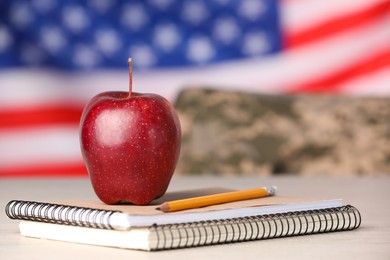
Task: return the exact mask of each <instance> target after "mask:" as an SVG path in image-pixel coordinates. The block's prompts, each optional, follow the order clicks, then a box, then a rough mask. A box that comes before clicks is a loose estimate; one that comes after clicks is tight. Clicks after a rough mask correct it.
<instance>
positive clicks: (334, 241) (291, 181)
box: [0, 176, 390, 260]
mask: <svg viewBox="0 0 390 260" xmlns="http://www.w3.org/2000/svg"><path fill="white" fill-rule="evenodd" d="M270 184H274V185H277V186H278V188H279V191H280V192H279V194H280V195H287V196H306V197H320V198H342V199H344V201H345V203H346V204H352V205H354V206H356V207H357V208H358V209H359V210H360V212H361V214H362V225H361V227H360V228H359V229H357V230H354V231H348V232H336V233H327V234H317V235H308V236H299V237H289V238H280V239H269V240H262V241H254V242H245V243H235V244H226V245H216V246H206V247H197V248H189V249H178V250H170V251H160V252H142V251H133V250H124V249H118V248H106V247H98V246H89V245H79V244H73V243H66V242H57V241H49V240H43V239H33V238H25V237H21V236H20V235H19V230H18V223H19V222H18V221H17V220H10V219H8V218H7V216H6V215H5V213H4V208H5V205H6V203H7V202H8V201H10V200H12V199H24V200H38V201H45V200H48V199H55V200H56V199H91V198H92V199H93V198H95V195H94V193H93V190H92V188H91V185H90V183H89V180H88V179H86V178H70V179H55V178H53V179H0V208H1V212H2V213H1V214H0V259H122V258H123V259H125V258H126V259H158V260H163V259H169V260H173V259H185V260H190V259H197V260H199V259H240V260H241V259H300V260H302V259H327V260H328V259H390V224H389V223H390V222H389V220H388V219H389V217H390V202H389V200H390V177H376V178H375V177H348V178H336V177H310V178H309V177H298V176H286V177H257V178H254V177H253V178H252V177H251V178H249V177H232V178H221V177H211V176H197V177H175V178H174V179H173V180H172V182H171V185H170V188H169V189H170V190H181V189H195V188H205V187H217V186H218V187H226V188H234V189H248V188H255V187H258V186H263V185H270Z"/></svg>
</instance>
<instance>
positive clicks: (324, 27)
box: [284, 1, 390, 48]
mask: <svg viewBox="0 0 390 260" xmlns="http://www.w3.org/2000/svg"><path fill="white" fill-rule="evenodd" d="M389 12H390V1H384V2H382V3H378V4H376V5H373V6H372V7H370V8H367V9H364V10H363V11H359V12H355V13H352V14H349V15H344V16H342V17H338V18H335V19H333V20H330V21H327V22H324V23H322V24H319V25H317V26H315V27H312V28H310V29H308V30H306V31H303V32H299V33H291V35H289V34H288V33H287V35H286V36H285V41H284V45H285V47H286V48H294V47H297V46H301V45H304V44H308V43H311V42H313V41H317V40H320V39H323V38H325V37H327V36H329V35H332V34H335V33H339V32H342V31H345V30H349V29H351V28H354V27H357V26H361V25H362V24H365V23H367V22H370V21H371V20H373V19H376V18H378V17H381V16H388V15H389Z"/></svg>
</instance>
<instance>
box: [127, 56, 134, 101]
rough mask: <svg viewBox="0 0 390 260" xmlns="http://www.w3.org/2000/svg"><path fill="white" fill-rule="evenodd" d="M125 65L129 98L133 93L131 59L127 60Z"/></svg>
mask: <svg viewBox="0 0 390 260" xmlns="http://www.w3.org/2000/svg"><path fill="white" fill-rule="evenodd" d="M127 63H128V65H129V96H130V97H131V94H132V92H133V64H132V59H131V58H129V59H128V61H127Z"/></svg>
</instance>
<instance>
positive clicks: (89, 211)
mask: <svg viewBox="0 0 390 260" xmlns="http://www.w3.org/2000/svg"><path fill="white" fill-rule="evenodd" d="M218 192H219V191H218ZM215 193H217V192H215ZM186 194H187V197H188V195H190V196H193V195H194V192H193V191H192V192H188V191H187V192H182V193H180V192H179V193H177V194H176V196H174V197H175V198H184V197H186V196H185V195H186ZM203 194H205V193H204V191H203ZM207 194H211V193H210V192H208V193H207ZM170 195H172V194H167V196H165V197H166V200H171V199H172V196H171V197H170ZM173 195H175V194H173ZM178 195H182V196H178ZM160 202H161V201H157V202H156V203H160ZM6 214H7V215H8V217H10V218H11V219H20V220H22V221H21V223H20V225H19V229H20V233H21V235H22V236H27V237H35V238H45V239H52V240H59V241H68V242H75V243H83V244H92V245H101V246H110V247H120V248H127V249H140V250H147V251H153V250H162V249H173V248H183V247H195V246H202V245H213V244H223V243H231V242H238V241H249V240H259V239H266V238H274V237H286V236H294V235H304V234H314V233H323V232H331V231H341V230H351V229H355V228H357V227H359V226H360V223H361V217H360V213H359V211H358V210H357V209H356V208H355V207H353V206H350V205H347V206H343V205H342V201H341V200H339V199H336V200H312V199H302V198H289V197H280V196H274V197H267V198H261V199H254V200H246V201H239V202H232V203H225V204H221V205H213V206H210V207H205V208H200V209H192V210H186V211H182V212H174V213H161V212H159V211H157V210H156V205H150V206H132V205H116V206H110V205H104V204H101V203H99V202H91V201H67V202H56V203H53V202H51V203H49V202H34V201H21V200H13V201H10V202H9V203H8V204H7V206H6Z"/></svg>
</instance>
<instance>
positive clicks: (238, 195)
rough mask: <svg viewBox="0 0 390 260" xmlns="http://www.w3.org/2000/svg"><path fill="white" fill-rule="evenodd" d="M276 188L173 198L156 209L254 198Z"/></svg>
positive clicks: (183, 208) (176, 209)
mask: <svg viewBox="0 0 390 260" xmlns="http://www.w3.org/2000/svg"><path fill="white" fill-rule="evenodd" d="M276 191H277V188H276V187H275V186H267V187H262V188H258V189H251V190H242V191H233V192H227V193H220V194H214V195H207V196H201V197H195V198H189V199H182V200H175V201H169V202H164V203H163V204H161V205H160V206H159V207H158V208H157V209H158V210H161V211H163V212H173V211H179V210H185V209H193V208H200V207H205V206H210V205H216V204H221V203H227V202H233V201H239V200H248V199H256V198H262V197H267V196H273V195H275V193H276Z"/></svg>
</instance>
